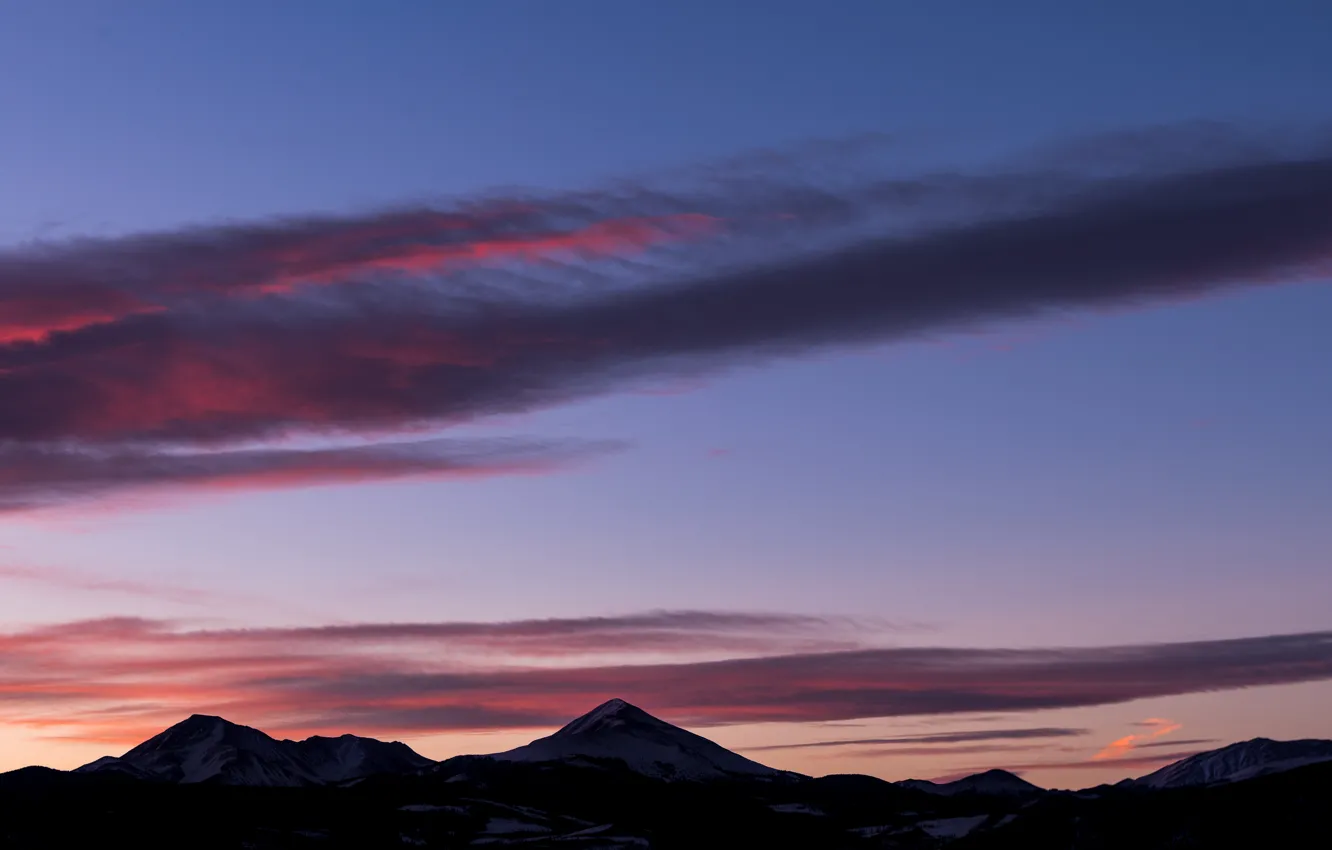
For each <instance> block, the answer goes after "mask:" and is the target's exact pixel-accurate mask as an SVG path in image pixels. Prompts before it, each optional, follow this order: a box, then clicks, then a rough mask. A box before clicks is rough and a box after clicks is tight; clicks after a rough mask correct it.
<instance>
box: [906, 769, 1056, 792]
mask: <svg viewBox="0 0 1332 850" xmlns="http://www.w3.org/2000/svg"><path fill="white" fill-rule="evenodd" d="M896 784H897V785H898V786H900V787H902V788H912V789H915V790H917V791H924V792H925V793H927V794H938V795H940V796H943V797H952V796H954V795H956V794H983V795H988V796H998V797H1013V796H1022V795H1024V794H1041V793H1043V792H1044V790H1045V789H1043V788H1041V787H1040V786H1039V785H1033V784H1031V783H1030V782H1028V781H1027V780H1025V779H1023V778H1022V777H1020V776H1017V775H1016V774H1012V773H1009V772H1008V771H1006V770H987V771H985V772H984V773H976V774H972V775H971V776H966V777H963V778H962V779H958V780H956V781H954V782H930V781H929V780H928V779H904V780H902V781H901V782H898V783H896Z"/></svg>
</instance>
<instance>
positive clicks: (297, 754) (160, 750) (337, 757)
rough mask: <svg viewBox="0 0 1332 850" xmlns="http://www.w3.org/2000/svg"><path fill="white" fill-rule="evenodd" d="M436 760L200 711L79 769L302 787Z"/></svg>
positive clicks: (402, 748) (388, 746) (398, 747)
mask: <svg viewBox="0 0 1332 850" xmlns="http://www.w3.org/2000/svg"><path fill="white" fill-rule="evenodd" d="M431 764H434V762H433V761H431V760H430V759H427V758H426V757H424V756H422V755H419V754H417V753H416V752H414V751H412V749H411V748H410V747H408V746H407V745H406V744H401V743H397V742H394V743H385V742H384V741H377V740H375V739H373V738H358V737H356V736H355V735H343V736H342V737H340V738H323V737H318V736H316V737H313V738H307V739H306V740H304V741H285V740H284V741H279V740H276V739H274V738H272V737H269V736H268V735H266V734H264V733H263V732H260V731H259V730H258V729H251V728H250V727H249V726H241V725H239V724H236V723H232V722H230V721H227V720H224V719H222V718H221V717H210V716H208V715H203V714H196V715H193V716H191V717H189V718H188V719H186V720H184V721H182V722H180V723H177V724H176V725H175V726H172V727H171V728H170V729H167V730H166V731H164V732H162V733H160V734H158V735H155V736H153V737H152V738H149V739H148V740H147V741H144V742H143V743H142V744H139V745H138V746H137V747H135V748H134V749H132V750H130V751H129V752H127V753H125V755H123V756H121V757H119V758H115V757H112V756H105V757H103V758H100V759H98V760H97V761H94V762H92V763H90V764H86V765H84V766H83V767H80V768H78V769H77V772H78V773H99V774H104V773H118V774H126V775H129V776H133V777H135V778H139V779H154V780H158V781H162V782H174V783H180V784H193V783H198V782H214V783H217V784H221V785H249V786H258V787H299V786H304V785H321V784H325V783H335V782H344V781H347V780H349V779H357V778H360V777H364V776H369V775H371V774H375V773H409V772H412V771H415V770H419V769H421V768H423V767H426V766H429V765H431Z"/></svg>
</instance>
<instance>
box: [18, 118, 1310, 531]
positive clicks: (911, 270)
mask: <svg viewBox="0 0 1332 850" xmlns="http://www.w3.org/2000/svg"><path fill="white" fill-rule="evenodd" d="M1156 135H1158V136H1160V135H1162V133H1157V134H1156ZM1164 135H1165V136H1166V137H1167V140H1168V141H1169V140H1170V139H1173V140H1174V143H1175V144H1176V147H1177V148H1178V147H1180V144H1179V139H1180V138H1183V139H1186V140H1187V143H1188V144H1189V145H1196V146H1198V147H1199V148H1200V149H1207V148H1208V145H1207V144H1203V142H1202V141H1201V140H1200V139H1199V138H1198V136H1197V133H1196V132H1192V131H1191V132H1190V133H1185V134H1183V135H1182V136H1179V135H1176V136H1170V134H1168V133H1166V134H1164ZM1152 138H1153V134H1150V133H1143V134H1138V135H1137V136H1131V137H1126V136H1124V135H1119V136H1115V137H1112V138H1111V139H1109V140H1102V143H1101V144H1100V145H1096V144H1093V145H1090V146H1087V145H1084V146H1083V149H1082V150H1081V151H1080V152H1079V153H1078V156H1077V157H1066V158H1065V159H1063V160H1061V167H1060V169H1058V170H1057V171H1051V170H1050V169H1049V168H1035V167H1025V168H1017V169H999V170H996V171H995V172H994V173H978V174H971V175H967V174H961V173H957V172H950V173H947V174H923V175H918V176H911V177H904V178H894V179H876V178H866V179H864V180H861V181H857V182H855V183H843V184H837V185H834V184H829V185H819V184H817V183H809V182H802V181H800V180H797V179H792V178H789V177H787V176H786V174H785V173H774V174H770V175H758V176H755V175H754V174H751V173H746V174H744V175H741V176H737V175H734V174H727V173H724V172H722V173H713V174H712V176H711V180H712V182H710V183H705V184H704V185H702V186H692V187H677V188H674V189H672V190H670V191H667V190H664V189H659V188H647V187H644V186H624V187H619V188H617V189H616V190H614V191H601V192H597V191H589V192H584V193H569V194H565V195H558V194H553V195H548V196H544V197H538V196H531V197H525V196H516V197H512V198H507V199H495V198H491V199H486V200H482V201H474V202H460V203H455V204H453V205H451V206H449V205H445V206H441V207H440V208H438V209H417V210H407V211H399V212H391V213H374V214H367V215H361V216H348V217H343V218H329V217H325V218H308V219H301V220H277V221H265V222H258V223H253V224H248V225H228V226H216V227H198V228H193V229H185V230H180V231H176V232H168V233H160V234H150V235H143V236H134V237H125V238H119V239H104V240H82V241H73V242H64V243H52V244H46V245H40V246H36V247H26V248H21V249H11V250H8V251H4V252H0V450H3V451H6V452H10V453H11V454H12V456H14V457H35V456H37V455H41V454H42V453H55V454H60V453H62V452H65V453H74V454H79V455H80V456H82V457H84V458H87V457H91V456H92V455H93V454H96V453H97V452H106V453H108V454H109V455H114V456H116V457H119V458H121V459H122V460H123V461H124V462H125V464H128V463H129V462H130V460H132V461H133V462H134V463H137V464H139V465H140V466H141V467H142V468H141V470H140V471H139V472H137V473H135V474H131V473H130V471H128V470H122V473H121V474H120V480H121V481H122V482H125V483H124V487H131V486H134V485H133V483H132V482H134V481H136V480H142V481H143V482H145V483H152V482H153V481H154V480H157V479H158V478H159V477H161V476H159V475H158V472H157V468H158V467H160V466H165V465H171V464H175V465H177V466H180V465H181V463H180V459H179V457H178V456H177V455H176V454H173V453H182V452H198V453H199V454H198V455H196V456H194V457H193V458H192V459H191V463H197V464H199V465H201V466H208V465H213V466H222V465H226V464H229V463H236V462H237V460H236V456H234V455H230V456H221V455H219V456H217V457H211V456H208V455H210V453H213V452H227V451H239V450H240V449H237V448H236V447H238V446H245V447H247V450H248V449H249V448H252V447H253V445H254V444H255V443H256V442H268V441H273V440H278V439H285V438H293V437H295V438H301V437H316V436H317V437H330V436H332V437H340V438H345V439H347V440H348V441H350V442H357V441H361V440H364V439H366V438H374V439H382V438H384V435H385V434H392V433H394V432H404V431H413V432H420V431H422V430H425V429H445V428H448V427H451V426H454V425H456V424H458V423H461V422H465V421H471V420H475V419H478V418H481V417H486V416H492V415H495V414H510V413H520V412H528V411H534V410H539V409H543V408H546V407H549V406H551V405H556V404H560V403H563V402H566V401H569V400H571V399H576V398H580V397H585V396H588V395H592V394H598V393H606V392H612V391H616V390H618V389H621V388H625V387H634V386H643V385H645V384H647V383H652V384H655V385H661V384H662V383H663V382H670V381H672V380H677V379H680V378H683V377H687V378H691V379H697V378H698V377H699V376H701V375H706V374H708V373H709V372H713V371H717V370H722V369H726V368H730V367H733V366H736V365H743V364H748V363H753V362H759V361H766V360H770V359H773V358H777V357H786V356H793V355H799V354H802V353H807V352H811V351H816V350H821V349H825V348H829V347H835V346H843V345H849V344H856V343H864V342H871V341H892V340H898V339H903V338H907V337H911V336H914V335H918V334H922V333H928V332H934V331H937V330H941V329H949V328H962V327H969V326H973V325H975V324H977V323H984V322H992V321H999V320H1004V319H1007V318H1011V317H1015V316H1033V315H1041V314H1046V313H1050V312H1053V311H1062V310H1068V309H1086V310H1094V309H1105V308H1120V307H1125V306H1130V305H1135V304H1140V303H1144V302H1151V301H1161V300H1172V299H1173V300H1178V299H1182V298H1191V297H1196V296H1198V295H1202V294H1206V293H1210V292H1215V291H1218V290H1221V289H1224V288H1226V287H1231V286H1240V285H1253V284H1267V283H1285V282H1293V281H1308V280H1317V279H1320V276H1321V275H1325V273H1326V272H1327V270H1328V267H1329V258H1330V257H1332V158H1329V157H1328V156H1327V154H1326V151H1316V152H1314V154H1313V155H1310V156H1308V157H1305V158H1292V157H1282V156H1277V155H1267V154H1261V153H1254V151H1253V149H1249V148H1246V149H1245V152H1244V153H1243V155H1237V156H1233V157H1230V158H1228V159H1218V158H1217V157H1214V156H1211V157H1209V156H1200V157H1197V158H1194V159H1188V158H1186V157H1180V156H1175V158H1174V159H1172V160H1170V161H1166V160H1167V159H1169V158H1168V157H1167V158H1163V157H1162V156H1161V155H1160V150H1159V148H1160V147H1161V144H1160V143H1159V140H1158V141H1157V142H1153V141H1152ZM1167 147H1168V145H1167ZM1089 151H1090V152H1091V153H1096V152H1098V151H1099V152H1100V154H1101V155H1106V156H1107V157H1108V163H1109V164H1107V163H1106V162H1095V161H1085V160H1086V159H1087V157H1089V156H1090V155H1091V154H1089V153H1088V152H1089ZM1135 152H1136V156H1137V158H1138V160H1140V162H1139V163H1138V164H1137V165H1136V166H1134V167H1130V166H1126V165H1125V163H1126V162H1131V161H1132V160H1133V159H1134V156H1135ZM1175 153H1178V151H1175ZM1078 157H1081V158H1082V159H1081V160H1079V159H1078ZM1079 161H1082V162H1083V164H1082V165H1081V166H1078V165H1076V164H1075V163H1077V162H1079ZM784 162H785V163H786V166H789V165H790V162H789V161H784ZM784 168H785V166H784ZM337 451H347V452H351V453H354V454H355V456H356V458H357V460H356V463H355V464H354V465H356V466H357V469H356V470H351V471H348V470H347V469H346V468H345V467H344V466H343V465H342V464H341V461H337V462H332V467H331V468H329V469H324V470H320V469H315V468H307V469H305V470H304V471H301V472H292V471H291V470H290V469H288V468H287V467H286V466H284V464H285V463H287V460H286V458H288V456H287V455H284V454H282V453H280V452H276V451H275V452H272V453H268V454H262V455H260V454H255V455H251V456H249V459H250V460H252V461H254V464H251V465H250V466H248V467H247V468H246V470H245V472H244V474H240V473H234V474H233V473H224V474H218V475H212V476H210V475H201V476H199V478H200V480H203V479H210V480H213V481H215V482H218V483H224V482H230V483H231V484H232V485H234V486H249V485H260V486H264V485H268V484H271V483H273V482H284V481H291V480H302V481H307V482H313V481H318V480H322V481H345V480H353V479H354V480H362V479H368V478H371V477H376V476H379V475H381V474H382V475H385V476H388V477H395V476H398V475H401V474H403V466H402V464H400V463H398V462H396V461H395V462H392V463H387V464H383V465H380V466H376V464H375V463H373V462H371V461H370V460H369V458H370V456H371V455H372V453H371V452H369V451H361V450H359V449H354V448H353V449H346V450H341V449H339V450H337ZM159 454H160V455H161V456H160V457H158V455H159ZM305 460H306V461H312V459H311V457H309V456H305ZM260 461H263V462H267V463H271V466H270V467H268V468H266V469H260V468H258V466H257V465H255V464H257V463H258V462H260ZM85 466H86V464H85ZM19 468H23V469H33V470H37V471H38V472H37V477H36V478H34V479H32V480H31V482H30V488H31V489H30V491H29V492H25V491H24V487H25V486H29V485H25V481H26V479H24V478H23V477H22V476H21V475H20V474H18V473H11V474H10V475H9V476H8V478H7V479H4V488H5V494H4V498H5V499H7V501H8V503H9V504H10V505H14V506H25V505H43V504H48V503H50V501H51V499H49V498H48V496H47V494H48V493H49V492H50V491H52V490H58V489H60V488H61V487H62V486H63V487H65V492H66V493H67V494H68V495H67V496H66V497H63V498H61V499H56V500H55V501H64V500H67V499H72V498H83V497H98V496H101V495H103V494H104V491H103V490H102V489H99V488H98V487H89V486H86V485H85V484H84V483H83V479H80V478H79V477H78V475H79V474H81V471H80V470H82V469H83V467H79V469H77V470H76V473H77V474H75V476H74V478H72V479H71V480H70V481H69V482H68V484H67V485H65V484H62V483H61V482H59V481H56V480H54V478H52V477H51V476H50V475H49V474H47V473H46V472H43V471H42V469H43V467H41V466H40V465H31V464H30V465H27V466H24V465H22V464H18V465H16V466H15V469H19ZM67 468H70V469H74V466H69V467H67ZM48 471H49V470H48ZM43 476H45V477H43ZM167 477H170V476H167ZM187 477H188V476H187Z"/></svg>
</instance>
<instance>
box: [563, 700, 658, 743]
mask: <svg viewBox="0 0 1332 850" xmlns="http://www.w3.org/2000/svg"><path fill="white" fill-rule="evenodd" d="M633 723H640V724H641V723H647V724H652V725H660V726H668V725H669V724H667V723H666V722H665V721H662V720H658V719H657V718H655V717H653V716H652V715H650V714H648V713H647V712H646V711H644V710H643V709H641V708H639V707H638V706H635V705H630V704H629V703H627V702H625V701H624V700H622V699H611V700H607V701H606V702H603V703H602V704H601V705H599V706H597V707H596V708H594V709H592V710H591V711H589V712H588V713H587V714H584V715H583V716H582V717H579V718H578V719H577V720H574V721H573V722H571V723H569V724H568V725H567V726H565V727H564V728H563V729H561V730H560V731H559V732H556V733H555V734H556V735H583V734H587V733H589V732H597V731H601V730H604V729H614V728H618V727H622V726H625V725H628V724H633Z"/></svg>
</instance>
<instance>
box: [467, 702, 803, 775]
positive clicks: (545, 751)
mask: <svg viewBox="0 0 1332 850" xmlns="http://www.w3.org/2000/svg"><path fill="white" fill-rule="evenodd" d="M492 758H494V759H497V760H499V761H511V762H550V761H571V760H576V759H580V758H583V759H614V760H618V761H622V762H624V763H625V764H626V765H628V767H629V769H630V770H633V771H634V772H636V773H641V774H643V775H645V776H651V777H654V778H658V779H718V778H722V777H726V776H780V775H784V774H783V772H782V771H779V770H775V769H773V768H771V767H767V766H765V765H762V764H759V763H758V762H755V761H750V760H749V759H747V758H745V757H744V756H741V755H738V754H736V753H733V752H731V751H730V750H728V749H726V748H725V747H722V746H721V745H719V744H716V743H713V742H712V741H709V740H708V739H707V738H704V737H702V736H701V735H695V734H694V733H693V732H688V731H686V730H684V729H681V728H680V727H678V726H672V725H671V724H669V723H667V722H665V721H664V720H659V719H657V718H655V717H653V716H652V715H650V714H648V713H647V712H646V711H643V710H642V709H641V708H637V707H636V706H632V705H630V704H629V703H627V702H625V701H624V700H620V699H613V700H610V701H609V702H606V703H603V704H602V705H600V706H597V707H596V708H594V709H593V710H592V711H590V712H588V713H587V714H584V715H583V716H582V717H579V718H578V719H577V720H574V721H573V722H571V723H569V724H568V725H567V726H565V727H564V728H562V729H560V730H559V731H558V732H556V733H555V734H553V735H549V736H547V737H545V738H538V739H537V740H535V741H533V742H532V743H530V744H527V745H526V746H522V747H518V748H517V749H515V750H509V751H508V752H505V753H498V754H496V755H494V756H492Z"/></svg>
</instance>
